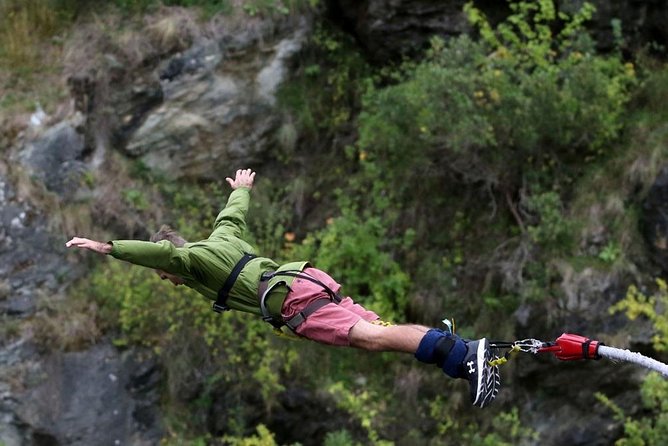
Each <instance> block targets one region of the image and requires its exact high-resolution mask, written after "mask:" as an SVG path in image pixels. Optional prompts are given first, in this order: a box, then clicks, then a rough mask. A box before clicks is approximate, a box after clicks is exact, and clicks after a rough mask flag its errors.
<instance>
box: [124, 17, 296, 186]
mask: <svg viewBox="0 0 668 446" xmlns="http://www.w3.org/2000/svg"><path fill="white" fill-rule="evenodd" d="M304 26H305V25H304V24H302V25H301V27H298V28H297V29H296V30H295V31H294V32H292V33H291V34H289V35H288V36H286V37H285V38H283V39H281V40H280V41H279V42H277V43H275V44H273V45H270V46H269V45H268V46H267V48H266V49H264V50H263V51H258V50H257V49H255V50H254V51H249V48H247V47H248V44H246V45H245V47H244V46H242V47H241V48H237V47H235V48H234V49H228V46H227V45H225V44H223V43H221V42H220V41H214V40H205V41H201V42H198V43H196V44H195V45H193V47H192V48H190V49H189V50H188V51H186V52H185V53H184V54H182V55H178V56H175V57H174V58H172V59H170V60H169V61H166V62H165V64H164V68H162V70H161V75H160V77H161V78H162V79H163V86H162V88H163V92H164V100H163V102H162V104H161V105H160V106H159V107H157V108H156V109H154V110H152V111H151V113H149V114H148V115H147V116H146V118H145V120H144V122H143V124H142V125H141V126H140V127H139V128H138V129H137V131H136V132H134V133H133V135H132V136H131V137H130V138H129V141H128V144H127V146H126V147H125V152H126V153H127V154H128V155H130V156H132V157H137V158H139V159H140V160H141V161H142V162H144V163H145V164H146V165H147V166H148V167H149V168H151V169H154V170H156V171H160V172H163V173H165V174H167V175H169V176H170V177H173V178H181V177H189V178H198V179H207V180H214V179H218V178H220V175H221V174H220V172H222V171H225V169H226V168H227V167H228V166H231V165H232V166H237V165H241V164H243V163H245V164H248V163H257V162H258V161H259V160H260V159H261V156H262V155H263V154H264V153H266V152H267V151H268V150H270V149H271V146H272V143H273V141H274V140H273V132H274V130H275V129H276V128H277V126H278V125H279V124H280V120H279V119H278V118H277V114H276V113H274V112H273V105H274V103H275V97H274V95H275V93H276V90H277V87H278V85H280V83H282V82H283V81H284V80H285V79H286V75H287V69H286V63H287V62H288V61H289V60H290V58H291V57H293V56H294V54H295V53H297V51H299V49H300V47H301V45H302V43H303V41H304V39H305V36H306V30H305V28H304ZM240 66H243V67H245V68H244V69H243V70H239V67H240ZM240 163H241V164H240Z"/></svg>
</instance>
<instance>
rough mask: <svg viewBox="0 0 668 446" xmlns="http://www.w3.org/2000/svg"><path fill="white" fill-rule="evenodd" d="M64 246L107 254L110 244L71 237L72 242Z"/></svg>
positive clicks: (109, 250)
mask: <svg viewBox="0 0 668 446" xmlns="http://www.w3.org/2000/svg"><path fill="white" fill-rule="evenodd" d="M65 246H67V247H68V248H81V249H88V250H90V251H93V252H99V253H100V254H109V253H110V252H111V244H110V243H103V242H96V241H95V240H90V239H87V238H82V237H73V238H72V240H70V241H69V242H67V243H65Z"/></svg>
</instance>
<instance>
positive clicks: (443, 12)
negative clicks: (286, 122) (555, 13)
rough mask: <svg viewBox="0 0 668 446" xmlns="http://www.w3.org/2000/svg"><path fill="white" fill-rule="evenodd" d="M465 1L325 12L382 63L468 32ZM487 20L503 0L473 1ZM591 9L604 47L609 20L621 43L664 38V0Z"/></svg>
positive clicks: (569, 5) (371, 0) (338, 3)
mask: <svg viewBox="0 0 668 446" xmlns="http://www.w3.org/2000/svg"><path fill="white" fill-rule="evenodd" d="M465 3H466V1H465V0H449V1H440V2H434V1H430V0H363V1H356V0H329V1H328V2H327V5H328V9H329V13H330V16H332V17H334V18H335V19H336V20H337V21H338V22H339V23H341V25H342V27H343V28H344V29H347V30H349V31H350V32H351V33H353V34H354V35H355V37H356V38H357V39H358V40H359V42H360V43H361V44H362V46H363V47H364V48H365V49H366V50H367V54H368V55H369V57H371V58H372V59H374V60H376V61H379V62H383V61H387V60H391V59H393V60H398V59H400V58H401V57H403V56H414V55H415V54H417V53H418V51H419V50H422V49H424V48H425V47H427V45H428V42H429V39H430V38H431V37H432V36H434V35H436V36H441V37H444V38H448V37H450V36H456V35H459V34H462V33H468V32H470V31H471V27H470V26H469V24H468V21H467V19H466V16H465V15H464V14H463V12H462V8H463V6H464V4H465ZM473 3H474V4H475V6H477V7H478V8H480V9H481V10H482V11H483V12H484V13H485V14H486V15H487V17H488V18H489V19H490V21H491V22H492V23H496V22H498V21H499V20H500V19H502V18H503V17H504V16H506V15H507V14H508V11H509V9H508V5H507V2H503V1H489V0H475V1H474V2H473ZM556 3H557V8H559V9H560V10H562V11H565V12H572V11H574V10H576V9H578V8H580V7H581V6H582V2H581V1H577V0H561V1H557V2H556ZM591 3H593V4H594V6H595V7H596V13H595V15H594V18H593V20H592V22H591V23H590V24H589V28H590V29H591V31H592V33H593V34H594V36H595V39H596V41H597V43H598V45H599V47H600V48H601V49H603V50H611V49H613V48H614V46H615V44H616V42H615V31H614V29H613V25H612V21H613V20H614V19H618V20H619V21H620V23H621V25H622V27H621V29H622V32H623V34H624V38H625V42H624V45H625V46H626V47H627V48H638V47H642V46H645V45H647V43H649V42H656V43H659V44H662V43H663V42H665V41H666V39H667V38H668V31H666V27H665V26H664V24H665V22H666V19H667V17H666V16H667V15H668V2H667V1H666V0H652V1H647V2H638V1H620V2H609V1H603V0H594V1H593V2H591Z"/></svg>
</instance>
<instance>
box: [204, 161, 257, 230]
mask: <svg viewBox="0 0 668 446" xmlns="http://www.w3.org/2000/svg"><path fill="white" fill-rule="evenodd" d="M226 180H227V182H228V183H229V185H230V186H231V187H232V189H234V190H233V191H232V193H231V194H230V197H229V199H228V200H227V205H225V208H224V209H223V210H222V211H220V213H219V214H218V216H217V217H216V221H215V222H214V224H213V232H212V233H211V236H210V238H217V237H221V236H226V235H233V236H235V237H241V236H242V234H243V233H244V231H245V230H246V213H247V212H248V204H249V200H250V194H249V191H250V189H251V188H252V187H253V181H254V180H255V172H253V171H252V170H251V169H239V170H237V174H236V176H235V177H234V179H232V178H226Z"/></svg>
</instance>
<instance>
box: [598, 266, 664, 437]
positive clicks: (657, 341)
mask: <svg viewBox="0 0 668 446" xmlns="http://www.w3.org/2000/svg"><path fill="white" fill-rule="evenodd" d="M656 284H657V289H656V291H655V292H654V293H653V294H652V295H651V296H649V297H648V296H646V295H645V294H643V293H642V292H641V291H640V290H638V288H637V287H636V286H635V285H631V286H630V287H629V289H628V291H627V293H626V297H625V298H624V299H622V300H621V301H619V302H618V303H616V304H615V305H613V306H612V307H611V308H610V313H611V314H613V313H617V312H620V311H623V312H625V313H626V315H627V316H628V317H629V319H631V320H634V319H636V318H637V317H639V316H644V317H646V318H648V319H649V320H650V321H651V322H652V325H653V326H654V329H655V335H654V337H653V345H654V348H655V349H656V350H657V351H660V352H664V351H666V350H668V315H667V314H666V308H668V285H667V284H666V282H665V281H664V280H662V279H657V280H656ZM640 395H641V397H642V404H643V408H644V409H645V412H644V413H643V414H642V415H641V416H638V417H636V418H633V417H630V416H627V415H626V414H625V413H624V411H623V410H622V409H621V408H620V407H619V406H617V405H616V404H615V403H614V402H612V401H611V400H610V399H609V398H607V397H606V396H605V395H602V394H597V398H598V399H599V400H600V401H601V402H603V403H604V404H605V405H606V406H608V407H609V408H610V409H611V410H612V411H613V413H614V414H615V418H616V419H617V420H618V421H621V422H623V423H624V436H623V437H622V438H621V439H619V440H618V441H617V442H615V445H616V446H659V445H664V444H666V443H668V381H666V379H665V377H663V376H661V375H659V374H657V373H654V372H652V373H650V374H648V375H647V376H646V377H645V380H644V382H643V384H642V386H641V389H640Z"/></svg>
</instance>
